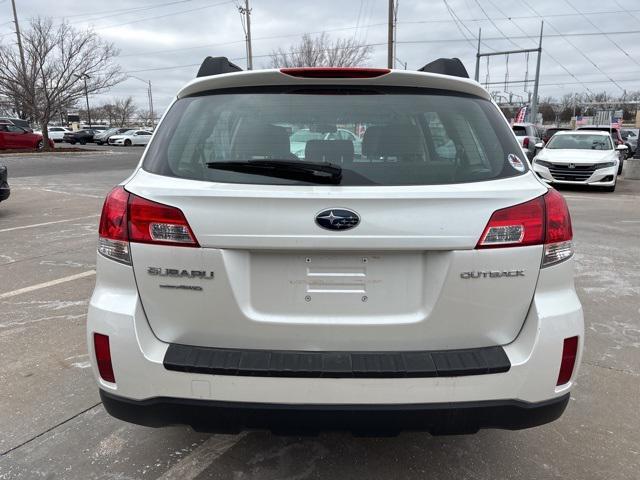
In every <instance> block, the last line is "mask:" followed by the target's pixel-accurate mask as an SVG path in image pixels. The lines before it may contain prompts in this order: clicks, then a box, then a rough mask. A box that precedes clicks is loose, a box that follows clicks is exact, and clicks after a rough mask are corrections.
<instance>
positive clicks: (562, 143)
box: [547, 134, 613, 150]
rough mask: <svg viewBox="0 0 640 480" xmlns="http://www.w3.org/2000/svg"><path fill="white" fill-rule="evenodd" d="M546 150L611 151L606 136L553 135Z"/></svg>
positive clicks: (611, 146) (608, 139)
mask: <svg viewBox="0 0 640 480" xmlns="http://www.w3.org/2000/svg"><path fill="white" fill-rule="evenodd" d="M547 148H549V149H551V150H560V149H569V150H611V149H612V148H613V145H611V138H609V136H608V135H578V134H575V135H554V136H553V137H551V140H549V143H548V144H547Z"/></svg>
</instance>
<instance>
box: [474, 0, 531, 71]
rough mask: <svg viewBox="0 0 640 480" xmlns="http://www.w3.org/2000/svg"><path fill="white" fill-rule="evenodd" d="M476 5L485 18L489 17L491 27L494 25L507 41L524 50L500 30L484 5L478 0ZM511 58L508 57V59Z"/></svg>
mask: <svg viewBox="0 0 640 480" xmlns="http://www.w3.org/2000/svg"><path fill="white" fill-rule="evenodd" d="M475 2H476V4H477V5H478V7H480V10H482V13H484V16H485V17H487V20H489V22H491V25H493V28H495V29H496V30H497V31H498V33H499V34H500V35H502V36H503V37H504V38H506V39H507V40H509V42H511V44H512V45H515V46H516V47H517V48H522V46H521V45H518V44H517V43H516V42H514V41H513V40H511V39H510V38H508V37H507V36H506V35H505V34H504V32H503V31H502V30H500V28H499V27H498V25H496V23H495V22H494V21H493V20H491V17H490V16H489V15H488V14H487V12H486V11H485V9H484V8H483V7H482V5H481V4H480V2H479V1H478V0H475ZM508 58H509V57H507V59H508Z"/></svg>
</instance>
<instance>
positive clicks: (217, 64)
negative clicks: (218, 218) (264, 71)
mask: <svg viewBox="0 0 640 480" xmlns="http://www.w3.org/2000/svg"><path fill="white" fill-rule="evenodd" d="M241 71H242V69H241V68H240V67H239V66H237V65H236V64H235V63H231V62H230V61H229V59H228V58H227V57H207V58H205V59H204V61H203V62H202V65H200V69H199V70H198V74H197V75H196V77H197V78H200V77H209V76H211V75H220V74H221V73H233V72H241Z"/></svg>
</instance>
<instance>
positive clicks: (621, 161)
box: [618, 155, 626, 175]
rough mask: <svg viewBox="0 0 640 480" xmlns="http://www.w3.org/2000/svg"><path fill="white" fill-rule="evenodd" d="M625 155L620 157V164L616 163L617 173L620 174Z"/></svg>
mask: <svg viewBox="0 0 640 480" xmlns="http://www.w3.org/2000/svg"><path fill="white" fill-rule="evenodd" d="M625 156H626V155H622V156H621V157H620V165H618V175H622V167H624V157H625Z"/></svg>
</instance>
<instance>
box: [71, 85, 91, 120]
mask: <svg viewBox="0 0 640 480" xmlns="http://www.w3.org/2000/svg"><path fill="white" fill-rule="evenodd" d="M74 76H75V77H76V78H82V79H83V80H84V97H85V99H86V100H87V119H88V120H89V128H91V109H90V108H89V90H88V89H87V78H91V77H90V76H89V75H87V74H86V73H83V74H82V75H74Z"/></svg>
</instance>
